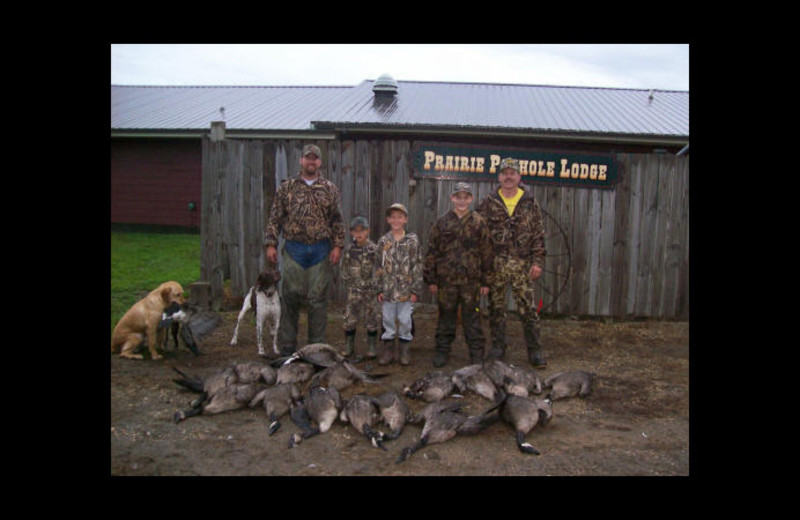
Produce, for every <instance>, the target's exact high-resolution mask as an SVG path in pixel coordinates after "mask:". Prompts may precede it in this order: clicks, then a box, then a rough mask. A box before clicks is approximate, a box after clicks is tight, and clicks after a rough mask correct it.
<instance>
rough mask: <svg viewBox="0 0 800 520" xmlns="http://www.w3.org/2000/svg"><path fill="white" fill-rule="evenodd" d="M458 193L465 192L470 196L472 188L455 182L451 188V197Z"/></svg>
mask: <svg viewBox="0 0 800 520" xmlns="http://www.w3.org/2000/svg"><path fill="white" fill-rule="evenodd" d="M459 191H466V192H467V193H469V194H470V195H472V186H470V185H469V184H467V183H466V182H457V183H456V184H455V186H453V195H455V194H456V193H458V192H459Z"/></svg>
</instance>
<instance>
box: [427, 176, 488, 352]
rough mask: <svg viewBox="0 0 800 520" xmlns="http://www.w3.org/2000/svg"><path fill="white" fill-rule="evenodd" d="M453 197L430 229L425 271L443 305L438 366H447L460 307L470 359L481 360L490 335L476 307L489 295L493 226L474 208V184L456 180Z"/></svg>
mask: <svg viewBox="0 0 800 520" xmlns="http://www.w3.org/2000/svg"><path fill="white" fill-rule="evenodd" d="M450 201H451V202H452V204H453V209H452V210H450V211H448V212H447V214H445V215H444V216H443V217H442V218H440V219H439V220H437V221H436V223H435V224H434V225H433V227H432V228H431V233H430V238H429V241H428V252H427V254H426V255H425V266H424V268H423V271H422V275H423V279H424V280H425V283H426V284H427V285H428V289H429V290H430V292H431V294H432V295H433V296H435V297H436V299H437V303H438V307H439V320H438V322H437V324H436V355H435V356H434V359H433V366H435V367H441V366H444V365H445V364H446V363H447V361H448V359H449V357H450V346H451V345H452V343H453V341H454V340H455V337H456V324H457V322H458V308H459V305H460V306H461V323H462V327H463V329H464V340H465V341H466V343H467V346H468V348H469V357H470V363H472V364H474V363H482V362H483V354H484V349H485V346H486V339H485V338H484V336H483V328H482V326H481V317H480V313H479V312H478V311H477V309H478V306H479V303H480V296H481V295H487V294H489V276H490V274H491V271H492V261H493V259H494V254H493V252H492V241H491V237H490V236H489V227H488V226H487V225H486V221H485V220H484V219H483V217H481V216H480V215H479V214H477V213H475V212H474V211H471V210H470V204H472V201H473V196H472V187H471V186H470V185H469V184H467V183H465V182H458V183H456V185H455V186H454V188H453V193H452V195H451V196H450Z"/></svg>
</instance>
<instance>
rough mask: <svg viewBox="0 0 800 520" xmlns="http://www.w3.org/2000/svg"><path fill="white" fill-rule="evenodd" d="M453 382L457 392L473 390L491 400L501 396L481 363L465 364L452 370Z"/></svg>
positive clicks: (498, 398)
mask: <svg viewBox="0 0 800 520" xmlns="http://www.w3.org/2000/svg"><path fill="white" fill-rule="evenodd" d="M452 380H453V384H454V385H455V386H456V388H457V389H458V391H459V393H462V394H463V393H464V390H469V391H471V392H474V393H476V394H478V395H480V396H481V397H485V398H486V399H489V400H490V401H492V402H498V401H499V400H500V398H501V396H502V394H501V392H499V391H498V390H497V387H496V386H495V385H494V383H493V382H492V380H491V379H490V378H489V376H488V375H487V374H486V372H484V370H483V366H482V365H467V366H465V367H464V368H460V369H458V370H456V371H455V372H453V375H452Z"/></svg>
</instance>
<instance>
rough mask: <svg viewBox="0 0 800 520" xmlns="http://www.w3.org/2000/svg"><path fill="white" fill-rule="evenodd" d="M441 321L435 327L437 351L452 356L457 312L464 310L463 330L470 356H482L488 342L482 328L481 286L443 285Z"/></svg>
mask: <svg viewBox="0 0 800 520" xmlns="http://www.w3.org/2000/svg"><path fill="white" fill-rule="evenodd" d="M436 298H437V301H438V306H439V320H438V322H437V323H436V350H439V351H442V352H450V346H451V345H452V343H453V341H455V339H456V326H457V324H458V308H459V306H460V307H461V326H462V328H463V330H464V341H466V343H467V346H468V348H469V350H470V352H473V351H474V352H477V353H479V354H480V356H481V357H482V356H483V351H484V348H485V346H486V339H485V338H484V336H483V328H482V327H481V316H480V312H479V311H478V306H479V304H480V286H479V285H478V284H466V285H444V286H440V287H439V290H438V292H437V297H436Z"/></svg>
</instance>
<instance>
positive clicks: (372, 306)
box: [342, 289, 381, 332]
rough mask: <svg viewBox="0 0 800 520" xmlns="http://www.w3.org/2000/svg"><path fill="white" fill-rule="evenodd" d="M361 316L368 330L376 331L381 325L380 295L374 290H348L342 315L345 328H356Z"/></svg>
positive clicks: (347, 329) (346, 329)
mask: <svg viewBox="0 0 800 520" xmlns="http://www.w3.org/2000/svg"><path fill="white" fill-rule="evenodd" d="M359 318H361V323H363V325H364V328H365V329H366V330H367V332H375V331H377V330H378V329H379V328H380V325H381V310H380V304H379V303H378V296H377V294H375V292H374V291H358V290H354V289H350V290H348V291H347V302H346V303H345V306H344V315H343V317H342V321H343V325H344V330H345V331H349V330H356V327H357V326H358V323H359Z"/></svg>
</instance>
